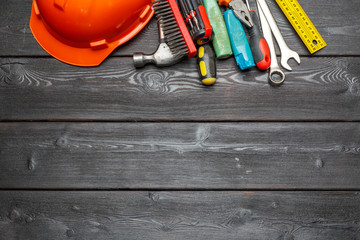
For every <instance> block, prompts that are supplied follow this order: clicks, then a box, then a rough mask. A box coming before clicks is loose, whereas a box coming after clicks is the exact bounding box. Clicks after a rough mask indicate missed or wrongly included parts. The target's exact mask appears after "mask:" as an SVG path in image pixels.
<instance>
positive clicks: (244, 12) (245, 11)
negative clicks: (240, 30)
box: [219, 0, 254, 28]
mask: <svg viewBox="0 0 360 240" xmlns="http://www.w3.org/2000/svg"><path fill="white" fill-rule="evenodd" d="M219 5H223V6H227V7H229V8H230V9H232V10H233V11H234V14H235V16H236V17H237V18H238V19H239V20H240V22H242V23H243V24H244V25H245V26H246V27H248V28H252V27H253V26H254V23H253V21H252V19H251V16H250V12H249V8H248V6H247V5H246V3H245V2H243V0H219Z"/></svg>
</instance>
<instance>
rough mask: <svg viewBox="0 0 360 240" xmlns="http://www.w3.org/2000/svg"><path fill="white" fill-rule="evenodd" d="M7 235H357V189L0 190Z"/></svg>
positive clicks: (346, 239) (308, 239) (348, 239)
mask: <svg viewBox="0 0 360 240" xmlns="http://www.w3.org/2000/svg"><path fill="white" fill-rule="evenodd" d="M0 200H1V201H0V216H1V218H0V233H1V236H2V239H7V240H15V239H29V240H32V239H34V240H35V239H36V240H45V239H53V240H57V239H79V240H81V239H104V238H106V239H109V240H111V239H129V240H143V239H199V240H205V239H214V240H216V239H219V240H223V239H229V240H235V239H249V240H250V239H251V240H257V239H259V240H260V239H302V240H320V239H323V240H325V239H326V240H335V239H342V240H353V239H358V238H359V237H360V232H359V228H360V223H359V218H360V205H359V204H358V202H359V201H360V194H359V193H358V192H117V191H115V192H103V191H101V192H56V191H55V192H54V191H51V192H42V191H41V192H36V191H25V192H21V191H20V192H19V191H10V192H8V191H1V192H0Z"/></svg>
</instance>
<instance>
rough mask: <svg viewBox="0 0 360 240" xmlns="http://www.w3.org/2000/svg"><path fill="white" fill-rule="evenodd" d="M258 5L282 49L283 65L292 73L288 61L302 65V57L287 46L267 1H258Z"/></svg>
mask: <svg viewBox="0 0 360 240" xmlns="http://www.w3.org/2000/svg"><path fill="white" fill-rule="evenodd" d="M257 1H258V4H259V5H260V9H261V10H262V12H263V13H264V15H265V17H266V20H267V22H268V23H269V26H270V28H271V31H272V33H273V34H274V37H275V39H276V42H277V43H278V45H279V48H280V52H281V61H280V62H281V65H282V66H283V67H284V68H285V69H287V70H289V71H291V70H292V69H291V67H290V66H289V64H288V60H289V59H290V58H294V59H295V60H296V62H297V63H299V64H300V57H299V54H297V52H295V51H293V50H291V49H290V48H289V47H288V45H287V44H286V42H285V40H284V38H283V36H282V35H281V32H280V30H279V27H278V26H277V24H276V21H275V19H274V17H273V15H272V14H271V11H270V9H269V6H268V5H267V3H266V0H257Z"/></svg>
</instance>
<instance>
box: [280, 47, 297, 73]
mask: <svg viewBox="0 0 360 240" xmlns="http://www.w3.org/2000/svg"><path fill="white" fill-rule="evenodd" d="M291 58H293V59H295V61H296V62H297V63H298V64H300V56H299V54H297V52H295V51H293V50H291V49H286V50H285V51H282V52H281V66H283V68H285V69H286V70H288V71H292V68H291V67H290V66H289V64H288V61H289V60H290V59H291Z"/></svg>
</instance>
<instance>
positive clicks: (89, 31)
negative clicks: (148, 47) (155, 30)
mask: <svg viewBox="0 0 360 240" xmlns="http://www.w3.org/2000/svg"><path fill="white" fill-rule="evenodd" d="M153 14H154V10H153V9H152V7H151V0H132V1H125V0H33V6H32V12H31V19H30V28H31V31H32V33H33V35H34V37H35V38H36V40H37V41H38V43H39V44H40V45H41V46H42V47H43V48H44V49H45V50H46V51H47V52H48V53H49V54H50V55H52V56H53V57H55V58H57V59H59V60H61V61H63V62H66V63H69V64H73V65H77V66H96V65H99V64H100V63H101V62H102V61H103V60H104V59H105V58H106V57H107V56H108V55H109V54H110V53H111V52H112V51H113V50H114V49H115V48H117V47H118V46H120V45H121V44H123V43H125V42H126V41H128V40H129V39H131V38H132V37H134V36H135V35H136V34H137V33H138V32H139V31H140V30H141V29H142V28H143V27H144V26H145V25H146V24H147V23H148V22H149V21H150V19H151V17H152V16H153Z"/></svg>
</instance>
